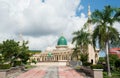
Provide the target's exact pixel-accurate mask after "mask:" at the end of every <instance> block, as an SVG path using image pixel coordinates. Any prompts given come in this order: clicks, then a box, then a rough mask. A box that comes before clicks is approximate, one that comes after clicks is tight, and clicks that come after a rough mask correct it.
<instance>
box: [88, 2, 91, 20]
mask: <svg viewBox="0 0 120 78" xmlns="http://www.w3.org/2000/svg"><path fill="white" fill-rule="evenodd" d="M90 17H91V11H90V4H88V18H90Z"/></svg>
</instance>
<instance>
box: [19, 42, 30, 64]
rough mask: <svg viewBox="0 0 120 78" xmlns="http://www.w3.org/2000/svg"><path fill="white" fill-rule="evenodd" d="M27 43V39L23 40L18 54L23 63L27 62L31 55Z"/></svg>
mask: <svg viewBox="0 0 120 78" xmlns="http://www.w3.org/2000/svg"><path fill="white" fill-rule="evenodd" d="M27 44H28V41H23V43H22V45H21V46H20V54H19V55H18V57H19V58H20V59H21V61H22V63H23V64H27V61H28V60H29V59H30V56H31V55H30V53H29V52H30V51H29V47H28V46H27Z"/></svg>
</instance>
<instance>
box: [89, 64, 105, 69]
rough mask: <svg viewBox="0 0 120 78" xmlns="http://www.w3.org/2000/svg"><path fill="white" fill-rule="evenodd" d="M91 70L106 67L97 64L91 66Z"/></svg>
mask: <svg viewBox="0 0 120 78" xmlns="http://www.w3.org/2000/svg"><path fill="white" fill-rule="evenodd" d="M91 68H92V69H103V68H104V67H103V65H101V64H96V65H91Z"/></svg>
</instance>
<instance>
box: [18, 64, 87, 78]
mask: <svg viewBox="0 0 120 78" xmlns="http://www.w3.org/2000/svg"><path fill="white" fill-rule="evenodd" d="M16 78H85V77H84V76H83V75H82V74H81V73H78V72H76V71H75V70H74V69H73V68H71V67H67V66H65V65H64V63H61V64H60V63H41V64H40V63H39V64H37V67H36V68H34V69H31V70H29V71H27V72H25V73H22V74H20V75H19V76H17V77H16Z"/></svg>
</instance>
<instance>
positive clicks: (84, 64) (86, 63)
mask: <svg viewBox="0 0 120 78" xmlns="http://www.w3.org/2000/svg"><path fill="white" fill-rule="evenodd" d="M90 65H91V63H90V62H84V63H83V66H90Z"/></svg>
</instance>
